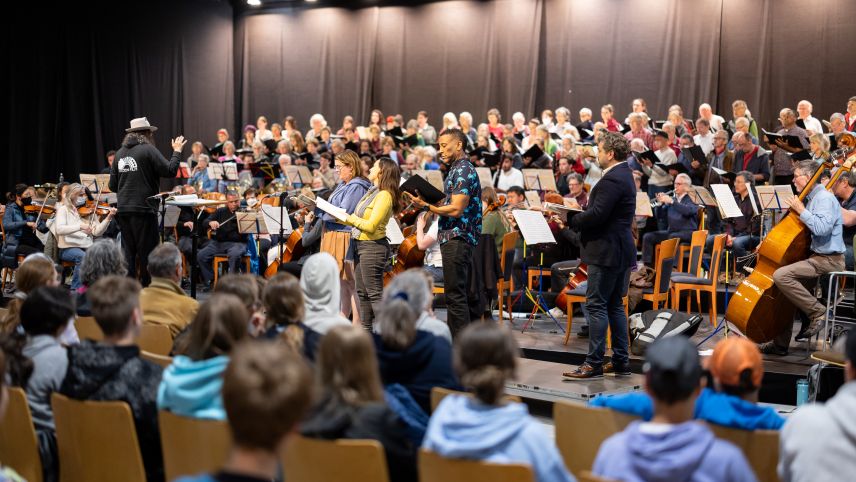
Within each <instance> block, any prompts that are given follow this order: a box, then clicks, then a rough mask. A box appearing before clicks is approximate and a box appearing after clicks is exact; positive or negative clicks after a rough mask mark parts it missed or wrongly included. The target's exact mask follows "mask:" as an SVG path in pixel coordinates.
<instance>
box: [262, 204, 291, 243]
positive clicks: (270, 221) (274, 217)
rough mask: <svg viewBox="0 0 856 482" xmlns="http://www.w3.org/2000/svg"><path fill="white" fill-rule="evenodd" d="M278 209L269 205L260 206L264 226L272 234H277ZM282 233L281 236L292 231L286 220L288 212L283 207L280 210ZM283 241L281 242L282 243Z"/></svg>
mask: <svg viewBox="0 0 856 482" xmlns="http://www.w3.org/2000/svg"><path fill="white" fill-rule="evenodd" d="M279 210H280V207H279V206H271V205H270V204H262V214H263V215H264V219H265V224H267V226H268V230H269V231H270V232H271V233H272V234H279V216H280V212H279ZM282 210H283V212H282V228H283V229H282V233H283V234H291V232H292V231H293V229H292V227H291V220H290V219H289V218H288V210H286V209H285V208H284V207H283V208H282ZM284 241H285V240H283V242H284Z"/></svg>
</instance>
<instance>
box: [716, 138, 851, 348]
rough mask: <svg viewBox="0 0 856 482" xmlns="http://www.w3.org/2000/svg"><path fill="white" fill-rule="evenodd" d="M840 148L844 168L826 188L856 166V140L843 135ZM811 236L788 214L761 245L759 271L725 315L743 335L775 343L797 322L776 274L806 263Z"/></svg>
mask: <svg viewBox="0 0 856 482" xmlns="http://www.w3.org/2000/svg"><path fill="white" fill-rule="evenodd" d="M838 144H839V145H841V146H843V148H842V149H839V151H838V152H837V153H836V155H835V156H831V158H832V159H833V160H834V159H835V158H840V157H842V156H844V157H845V159H846V160H845V161H844V163H843V165H842V166H841V167H840V168H839V169H837V170H836V171H835V173H834V174H832V176H831V178H830V180H829V182H828V183H827V185H826V186H824V187H826V188H829V187H831V186H833V185H835V183H836V182H837V181H838V178H839V177H840V176H841V173H842V172H844V170H847V171H849V170H850V169H851V168H852V167H853V165H854V163H856V155H852V154H853V150H854V148H856V136H853V135H852V134H843V135H842V136H841V139H840V140H839V141H838ZM833 160H828V161H827V162H825V163H823V164H821V165H820V166H819V167H818V168H817V170H816V171H815V172H814V174H813V175H812V176H811V179H810V180H809V182H808V183H807V184H806V186H805V188H803V190H802V192H800V194H799V196H798V197H799V200H800V201H803V200H804V199H805V198H806V196H808V194H809V193H810V192H811V191H812V189H813V188H814V187H815V184H817V182H818V181H819V180H820V176H821V175H822V174H823V171H824V169H830V168H832V167H834V163H833ZM810 247H811V233H810V232H809V230H808V228H807V227H806V225H805V224H803V222H802V221H800V218H799V216H798V215H797V213H796V212H794V211H793V210H791V209H789V210H788V214H787V215H786V216H785V217H784V218H782V220H781V221H779V223H778V224H776V225H775V226H774V227H773V229H771V230H770V232H769V233H768V234H767V237H766V238H764V240H763V241H761V244H760V245H758V256H757V261H756V264H755V269H754V270H753V271H752V273H750V274H749V276H748V277H746V278H745V279H744V280H743V281H742V282H741V283H740V285H738V287H737V291H736V292H735V293H734V294H733V295H732V296H731V300H730V301H729V303H728V307H727V308H726V311H725V319H726V320H728V321H730V322H732V323H734V325H735V326H737V328H738V329H740V331H741V332H743V334H745V335H746V336H747V337H749V338H750V339H752V340H753V341H755V342H758V343H763V342H765V341H769V340H772V339H773V338H774V337H776V335H778V334H779V333H781V332H782V331H783V330H784V329H786V328H787V326H788V325H789V324H790V323H793V320H794V310H795V309H796V308H795V307H794V305H793V304H792V303H791V302H790V300H788V299H787V297H785V296H784V295H783V294H782V293H781V292H780V291H779V289H778V288H777V287H776V285H775V283H774V282H773V272H775V271H776V270H777V269H778V268H780V267H782V266H787V265H789V264H792V263H795V262H797V261H801V260H804V259H806V258H808V256H809V248H810Z"/></svg>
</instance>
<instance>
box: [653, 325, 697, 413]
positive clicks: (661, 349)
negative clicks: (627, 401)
mask: <svg viewBox="0 0 856 482" xmlns="http://www.w3.org/2000/svg"><path fill="white" fill-rule="evenodd" d="M642 371H643V372H644V373H645V378H646V381H647V383H648V389H649V390H650V391H651V394H652V395H653V396H654V398H656V399H657V400H659V401H661V402H665V403H668V404H672V403H675V402H679V401H682V400H686V399H687V398H688V397H689V396H690V395H691V394H692V393H693V391H695V389H696V388H698V386H699V381H700V380H701V373H702V370H701V363H700V362H699V356H698V350H697V349H696V347H695V345H693V344H692V343H691V342H690V341H689V339H687V338H686V337H683V336H669V337H666V338H660V339H659V340H657V341H655V342H654V343H653V344H651V346H650V347H648V350H647V353H646V354H645V365H644V366H643V368H642Z"/></svg>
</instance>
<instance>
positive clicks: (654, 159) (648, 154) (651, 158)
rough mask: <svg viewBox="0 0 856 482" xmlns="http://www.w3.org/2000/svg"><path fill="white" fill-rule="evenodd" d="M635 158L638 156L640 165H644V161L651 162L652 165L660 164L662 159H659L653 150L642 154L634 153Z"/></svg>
mask: <svg viewBox="0 0 856 482" xmlns="http://www.w3.org/2000/svg"><path fill="white" fill-rule="evenodd" d="M633 155H634V156H636V160H637V161H639V164H642V161H643V160H645V161H651V163H652V164H658V163H659V162H660V158H659V157H657V154H655V153H654V151H652V150H651V149H648V150H647V151H642V152H634V153H633Z"/></svg>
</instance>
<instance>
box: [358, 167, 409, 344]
mask: <svg viewBox="0 0 856 482" xmlns="http://www.w3.org/2000/svg"><path fill="white" fill-rule="evenodd" d="M368 178H369V181H371V183H372V187H371V189H369V190H368V192H366V194H365V195H364V196H363V198H362V199H360V202H359V203H357V208H356V210H354V213H353V214H351V215H349V216H348V219H347V220H345V223H346V224H348V225H351V226H353V231H352V233H351V237H352V238H353V239H354V240H355V242H353V243H351V249H352V250H353V258H354V277H355V278H356V284H357V296H358V297H359V300H360V320H361V321H362V323H363V327H364V328H365V329H366V330H368V331H371V329H372V322H373V321H374V315H375V311H376V310H377V308H378V307H379V306H380V300H381V297H382V295H383V272H384V268H385V267H386V263H387V260H388V259H389V242H388V241H387V239H386V225H387V223H388V222H389V218H390V217H392V215H393V213H395V212H398V208H399V205H398V197H399V193H398V185H399V183H400V179H401V171H400V170H399V169H398V164H396V163H395V162H393V161H392V160H391V159H389V158H386V157H382V158H380V159H379V160H378V162H376V163H375V164H374V166H372V168H371V171H369V175H368Z"/></svg>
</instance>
